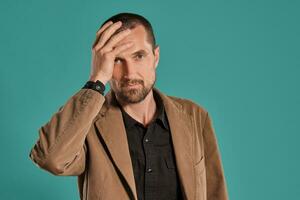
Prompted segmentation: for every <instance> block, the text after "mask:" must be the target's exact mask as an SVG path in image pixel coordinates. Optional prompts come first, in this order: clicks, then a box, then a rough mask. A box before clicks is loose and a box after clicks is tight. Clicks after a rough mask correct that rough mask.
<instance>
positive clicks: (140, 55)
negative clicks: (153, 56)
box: [136, 54, 144, 60]
mask: <svg viewBox="0 0 300 200" xmlns="http://www.w3.org/2000/svg"><path fill="white" fill-rule="evenodd" d="M136 58H137V59H138V60H140V59H142V58H144V55H143V54H138V55H136Z"/></svg>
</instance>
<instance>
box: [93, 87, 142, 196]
mask: <svg viewBox="0 0 300 200" xmlns="http://www.w3.org/2000/svg"><path fill="white" fill-rule="evenodd" d="M95 124H96V127H97V128H98V130H99V132H100V134H101V136H102V138H103V140H104V142H105V144H106V146H107V149H108V151H109V153H110V156H111V158H112V160H113V162H114V166H115V168H117V169H116V170H117V172H118V175H120V174H121V176H123V177H122V178H124V179H125V181H126V182H127V184H128V185H127V186H129V188H130V190H131V191H130V194H129V195H131V196H132V195H133V196H134V198H135V199H137V193H136V186H135V180H134V175H133V169H132V163H131V158H130V152H129V148H128V141H127V135H126V129H125V126H124V123H123V118H122V113H121V110H120V109H119V108H118V107H117V105H116V102H115V99H114V98H113V95H112V92H111V90H110V92H109V93H107V94H106V102H105V103H104V105H103V107H102V109H101V110H100V119H99V120H97V121H96V122H95ZM119 172H120V174H119Z"/></svg>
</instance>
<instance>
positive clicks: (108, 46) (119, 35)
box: [102, 29, 131, 51]
mask: <svg viewBox="0 0 300 200" xmlns="http://www.w3.org/2000/svg"><path fill="white" fill-rule="evenodd" d="M130 32H131V30H130V29H126V30H124V31H121V32H119V33H117V34H116V35H114V36H112V37H111V38H110V39H109V40H108V41H107V42H106V44H105V45H104V46H103V47H102V49H103V50H104V51H110V50H111V49H112V48H113V47H114V46H115V45H116V44H117V43H118V42H120V41H121V40H122V39H124V38H125V37H126V36H127V35H128V34H129V33H130Z"/></svg>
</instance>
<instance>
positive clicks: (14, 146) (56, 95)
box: [0, 0, 300, 200]
mask: <svg viewBox="0 0 300 200" xmlns="http://www.w3.org/2000/svg"><path fill="white" fill-rule="evenodd" d="M299 8H300V3H299V1H296V0H295V1H293V0H285V1H276V0H273V1H271V0H252V1H250V0H248V1H245V0H228V1H221V0H220V1H217V0H210V1H203V0H201V1H200V0H199V1H170V0H165V1H153V0H152V1H138V0H131V1H129V0H127V1H125V0H123V1H121V0H118V1H116V0H114V1H99V0H97V1H96V0H89V1H83V0H72V1H71V0H69V1H62V0H60V1H59V0H51V1H50V0H48V1H45V0H44V1H42V0H26V1H21V0H2V1H1V2H0V28H1V32H0V87H1V98H0V109H1V120H0V125H1V141H0V148H1V165H0V177H1V178H0V182H1V185H0V199H3V200H4V199H5V200H6V199H9V200H14V199H30V200H39V199H43V200H53V199H55V200H60V199H79V196H78V191H77V183H76V177H57V176H54V175H51V174H49V173H48V172H46V171H43V170H41V169H39V168H37V167H36V166H35V165H34V164H33V163H32V162H31V160H30V159H29V156H28V155H29V151H30V149H31V148H32V146H33V145H34V143H35V141H36V140H37V138H38V129H39V127H40V126H41V125H43V124H44V123H46V122H47V121H48V120H49V119H50V117H51V115H52V113H54V112H56V111H57V110H58V108H59V106H61V105H63V104H64V103H65V102H66V101H67V99H68V98H69V97H70V96H71V95H73V94H74V93H75V92H77V91H78V90H79V89H80V88H81V87H82V86H83V84H84V83H85V82H86V81H87V78H88V76H89V71H90V62H91V51H90V49H91V44H92V42H93V41H94V37H95V33H96V31H97V29H98V27H99V26H100V24H101V23H102V22H103V21H104V20H105V19H107V18H108V17H110V16H111V15H113V14H116V13H118V12H136V13H138V14H142V15H144V16H145V17H146V18H148V19H149V20H150V22H151V23H152V25H153V28H154V31H155V34H156V39H157V42H158V44H159V45H160V50H161V58H160V62H159V66H158V69H157V84H156V86H157V87H158V88H160V89H161V90H162V91H163V92H165V93H166V94H168V95H173V96H178V97H182V98H188V99H191V100H193V101H194V102H196V103H198V104H199V105H202V106H203V107H205V108H206V109H207V110H208V111H209V113H210V114H211V116H212V120H213V125H214V128H215V130H216V135H217V138H218V142H219V147H220V151H221V156H222V161H223V166H224V170H225V176H226V180H227V186H228V191H229V195H230V199H232V200H253V199H255V200H266V199H270V200H282V199H299V196H300V190H299V186H300V185H299V180H300V173H299V167H300V161H299V148H298V145H299V144H298V143H299V139H300V135H299V134H300V132H299V111H300V95H299V85H300V80H299V75H300V68H299V67H300V55H299V52H300V51H299V50H300V49H299V47H300V38H299V35H300V28H299V19H300V12H299Z"/></svg>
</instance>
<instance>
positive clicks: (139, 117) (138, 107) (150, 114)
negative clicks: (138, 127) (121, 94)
mask: <svg viewBox="0 0 300 200" xmlns="http://www.w3.org/2000/svg"><path fill="white" fill-rule="evenodd" d="M117 100H118V102H119V104H120V105H121V106H122V108H123V109H124V110H125V111H126V113H128V114H129V115H130V116H131V117H132V118H133V119H135V120H136V121H138V122H140V123H142V124H143V125H144V126H147V125H148V124H149V123H150V122H151V121H152V119H154V117H155V114H156V102H155V99H154V96H153V90H151V91H150V92H149V94H148V95H147V96H146V98H145V99H144V100H143V101H141V102H139V103H135V104H125V103H124V102H122V101H119V99H117Z"/></svg>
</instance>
